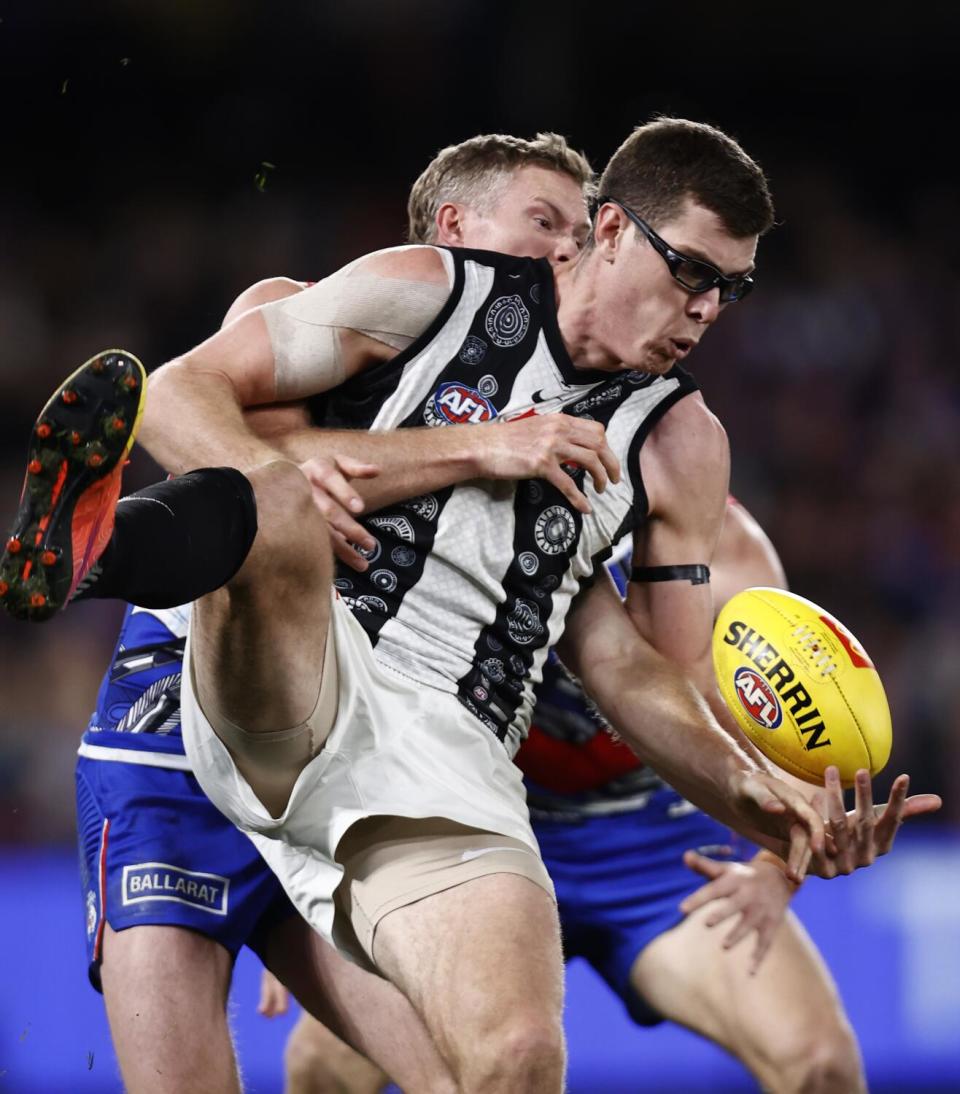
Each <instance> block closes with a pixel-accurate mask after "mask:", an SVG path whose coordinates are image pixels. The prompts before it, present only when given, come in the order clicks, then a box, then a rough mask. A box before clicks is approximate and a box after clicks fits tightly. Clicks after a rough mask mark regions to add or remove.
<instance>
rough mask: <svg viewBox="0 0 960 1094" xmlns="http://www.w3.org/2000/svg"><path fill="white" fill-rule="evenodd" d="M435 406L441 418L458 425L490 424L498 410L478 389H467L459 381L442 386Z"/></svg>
mask: <svg viewBox="0 0 960 1094" xmlns="http://www.w3.org/2000/svg"><path fill="white" fill-rule="evenodd" d="M433 405H434V407H435V408H436V412H437V413H438V414H439V415H440V416H441V417H443V418H446V420H447V421H448V422H453V423H454V424H456V425H460V424H462V423H464V422H473V423H476V422H489V421H490V419H491V418H496V416H497V408H496V407H495V406H494V405H493V403H491V402H490V400H489V399H486V398H484V396H483V395H481V394H480V392H479V391H477V389H476V388H473V387H467V385H466V384H461V383H460V382H459V381H457V380H453V381H451V382H449V383H446V384H441V385H440V387H439V388H438V390H437V393H436V395H434V397H433Z"/></svg>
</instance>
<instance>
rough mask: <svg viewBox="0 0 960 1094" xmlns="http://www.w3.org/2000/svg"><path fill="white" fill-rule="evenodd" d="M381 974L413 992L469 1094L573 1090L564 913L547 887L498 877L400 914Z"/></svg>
mask: <svg viewBox="0 0 960 1094" xmlns="http://www.w3.org/2000/svg"><path fill="white" fill-rule="evenodd" d="M374 958H375V960H376V963H377V965H378V967H379V968H380V969H381V970H382V971H383V972H384V973H385V974H386V975H387V976H389V978H390V979H391V980H392V981H393V982H394V983H395V984H396V985H397V986H398V987H399V988H400V989H401V991H403V992H404V994H405V995H406V996H407V997H408V998H409V999H410V1001H411V1002H412V1003H413V1005H414V1007H415V1008H416V1010H417V1012H418V1013H419V1014H420V1015H421V1017H422V1018H423V1020H424V1022H425V1023H426V1026H427V1029H428V1030H429V1031H430V1033H431V1035H432V1036H433V1039H434V1041H435V1042H436V1044H437V1046H438V1047H439V1048H440V1051H441V1053H442V1054H443V1055H444V1057H445V1059H446V1060H447V1061H448V1062H449V1063H450V1065H451V1067H452V1068H453V1070H454V1074H455V1077H456V1080H457V1090H458V1091H461V1092H463V1094H475V1092H481V1091H482V1092H484V1094H487V1092H494V1091H510V1092H511V1094H522V1092H528V1091H529V1092H538V1094H539V1092H543V1094H547V1092H551V1094H559V1092H560V1091H561V1090H562V1089H563V1076H564V1065H565V1052H564V1042H563V1026H562V1022H561V1013H562V1009H563V961H562V957H561V949H560V930H559V923H558V920H557V909H556V905H555V904H554V902H553V901H552V900H551V898H550V897H549V896H548V895H547V893H546V892H544V890H543V889H541V888H540V887H539V886H538V885H536V884H534V883H533V882H532V881H529V880H528V879H527V878H524V877H520V876H517V875H515V874H489V875H486V876H484V877H479V878H474V879H473V880H471V881H467V882H464V883H463V884H462V885H458V886H456V887H455V888H452V889H447V890H445V891H444V892H441V893H437V894H435V895H434V896H429V897H425V898H424V899H423V900H420V901H417V902H416V903H415V904H410V905H408V906H407V907H405V908H399V909H397V910H396V911H393V912H390V913H389V914H388V915H386V916H385V917H384V918H383V920H382V921H381V922H380V925H379V926H378V928H377V932H376V935H375V938H374Z"/></svg>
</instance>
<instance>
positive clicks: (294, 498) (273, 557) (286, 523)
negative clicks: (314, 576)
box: [247, 460, 328, 574]
mask: <svg viewBox="0 0 960 1094" xmlns="http://www.w3.org/2000/svg"><path fill="white" fill-rule="evenodd" d="M247 477H248V478H249V480H250V482H251V484H252V485H253V489H254V493H255V495H256V499H257V539H256V543H255V550H257V551H259V552H260V553H261V554H262V553H264V552H267V553H269V558H270V570H271V572H274V573H277V574H281V573H282V572H283V571H284V570H285V569H289V568H290V567H293V568H294V569H296V570H301V569H310V570H312V569H314V568H315V565H316V561H317V556H318V551H321V552H322V550H323V544H325V543H327V540H328V535H327V523H326V521H325V519H324V517H323V515H322V514H321V512H320V510H319V509H318V508H317V506H316V504H315V503H314V500H313V490H312V488H311V486H310V483H309V481H308V480H307V478H306V476H305V475H304V474H303V472H302V471H301V470H300V468H299V467H298V466H297V465H296V464H294V463H291V462H290V461H288V460H273V461H271V462H270V463H266V464H263V465H262V466H260V467H258V468H256V469H255V470H254V471H251V472H250V473H249V474H248V476H247ZM305 546H306V547H307V548H308V549H307V550H306V551H305V549H304V548H305ZM305 560H307V561H308V562H309V566H308V567H307V566H305ZM287 564H289V566H288V565H287Z"/></svg>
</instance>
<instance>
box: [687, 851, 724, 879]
mask: <svg viewBox="0 0 960 1094" xmlns="http://www.w3.org/2000/svg"><path fill="white" fill-rule="evenodd" d="M683 864H684V866H686V867H687V868H688V869H690V870H693V872H694V873H696V874H702V875H703V877H708V878H718V877H722V876H723V875H724V874H725V873H726V865H725V864H724V863H722V862H717V860H716V859H713V858H707V856H706V855H701V854H700V853H699V852H697V851H684V853H683Z"/></svg>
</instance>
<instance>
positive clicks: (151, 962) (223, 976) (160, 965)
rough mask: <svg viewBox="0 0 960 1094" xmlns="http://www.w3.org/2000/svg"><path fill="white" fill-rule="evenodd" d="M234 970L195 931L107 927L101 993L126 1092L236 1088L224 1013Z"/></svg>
mask: <svg viewBox="0 0 960 1094" xmlns="http://www.w3.org/2000/svg"><path fill="white" fill-rule="evenodd" d="M232 971H233V963H232V961H231V960H230V955H229V954H228V953H227V951H226V950H225V949H224V948H223V947H222V946H221V945H219V943H217V942H214V941H213V940H212V939H210V938H207V937H205V936H204V935H201V934H198V933H197V932H196V931H189V930H185V929H184V928H182V927H161V926H143V927H131V928H129V929H128V930H125V931H116V932H115V931H113V930H111V929H110V927H109V925H108V926H107V927H106V933H105V936H104V947H103V965H102V967H101V977H102V981H103V998H104V1002H105V1003H106V1007H107V1018H108V1020H109V1022H110V1033H111V1036H112V1038H113V1047H114V1049H115V1051H116V1054H117V1060H118V1061H119V1063H120V1071H121V1074H122V1075H123V1082H124V1086H125V1089H126V1090H127V1091H129V1094H239V1091H240V1089H241V1087H240V1077H239V1074H238V1072H237V1063H236V1057H235V1055H234V1050H233V1042H232V1041H231V1039H230V1029H229V1026H228V1024H227V1013H226V1005H227V993H228V991H229V988H230V977H231V973H232ZM185 984H189V985H190V1005H189V1007H185V1006H184V1005H183V1004H184V985H185ZM200 1060H202V1061H203V1067H202V1068H198V1066H197V1063H198V1061H200Z"/></svg>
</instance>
